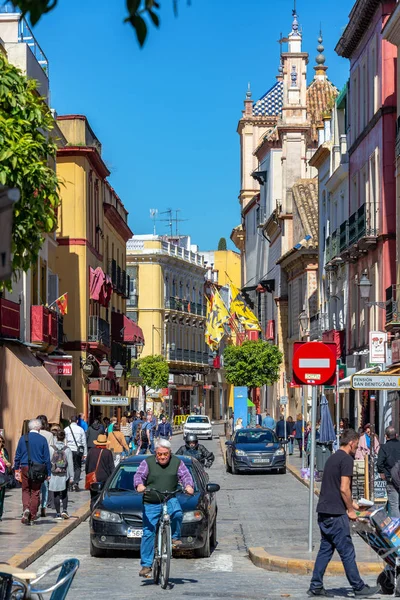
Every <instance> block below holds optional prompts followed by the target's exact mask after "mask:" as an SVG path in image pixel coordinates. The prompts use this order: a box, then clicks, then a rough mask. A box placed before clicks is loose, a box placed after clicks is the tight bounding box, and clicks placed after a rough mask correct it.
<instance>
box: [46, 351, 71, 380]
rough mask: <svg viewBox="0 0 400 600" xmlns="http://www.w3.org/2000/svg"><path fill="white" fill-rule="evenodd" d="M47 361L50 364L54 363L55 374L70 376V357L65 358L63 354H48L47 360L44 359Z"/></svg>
mask: <svg viewBox="0 0 400 600" xmlns="http://www.w3.org/2000/svg"><path fill="white" fill-rule="evenodd" d="M47 362H49V363H50V364H51V365H54V367H55V370H56V374H57V375H64V376H66V377H71V375H72V358H66V357H65V356H60V357H58V356H49V357H48V361H46V363H47ZM46 363H45V364H46Z"/></svg>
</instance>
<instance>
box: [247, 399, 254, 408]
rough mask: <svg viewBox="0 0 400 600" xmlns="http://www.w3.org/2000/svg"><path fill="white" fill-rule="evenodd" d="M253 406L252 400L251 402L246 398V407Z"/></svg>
mask: <svg viewBox="0 0 400 600" xmlns="http://www.w3.org/2000/svg"><path fill="white" fill-rule="evenodd" d="M253 406H255V404H254V402H252V401H251V400H249V399H248V398H247V408H249V407H250V408H252V407H253Z"/></svg>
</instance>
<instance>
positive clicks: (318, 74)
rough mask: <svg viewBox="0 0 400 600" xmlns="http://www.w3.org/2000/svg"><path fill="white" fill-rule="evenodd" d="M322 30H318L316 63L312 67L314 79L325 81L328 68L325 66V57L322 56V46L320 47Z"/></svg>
mask: <svg viewBox="0 0 400 600" xmlns="http://www.w3.org/2000/svg"><path fill="white" fill-rule="evenodd" d="M322 42H323V38H322V30H321V29H320V32H319V38H318V46H317V52H318V54H317V57H316V59H315V62H316V63H317V64H316V66H315V67H314V70H315V78H316V79H326V72H327V70H328V67H327V66H326V65H325V55H324V50H325V48H324V46H323V45H322Z"/></svg>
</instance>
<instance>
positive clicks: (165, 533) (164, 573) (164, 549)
mask: <svg viewBox="0 0 400 600" xmlns="http://www.w3.org/2000/svg"><path fill="white" fill-rule="evenodd" d="M170 564H171V527H170V524H169V523H165V524H164V528H163V530H162V533H161V587H162V588H163V590H165V588H166V587H167V586H168V580H169V569H170Z"/></svg>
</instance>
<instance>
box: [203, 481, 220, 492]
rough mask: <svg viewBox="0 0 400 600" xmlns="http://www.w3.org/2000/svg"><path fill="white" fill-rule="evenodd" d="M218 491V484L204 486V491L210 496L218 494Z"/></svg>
mask: <svg viewBox="0 0 400 600" xmlns="http://www.w3.org/2000/svg"><path fill="white" fill-rule="evenodd" d="M220 489H221V486H220V485H218V483H207V485H206V490H207V492H209V493H210V494H215V492H219V490H220Z"/></svg>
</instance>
